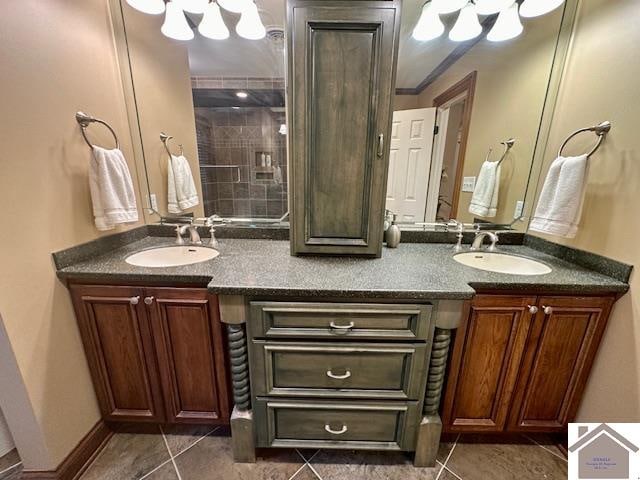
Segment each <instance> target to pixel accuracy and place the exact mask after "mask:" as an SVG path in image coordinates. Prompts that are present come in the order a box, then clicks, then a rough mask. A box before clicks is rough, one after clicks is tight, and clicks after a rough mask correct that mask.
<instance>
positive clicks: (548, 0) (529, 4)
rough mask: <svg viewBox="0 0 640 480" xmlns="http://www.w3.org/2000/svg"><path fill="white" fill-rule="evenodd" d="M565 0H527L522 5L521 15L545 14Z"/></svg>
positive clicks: (527, 16)
mask: <svg viewBox="0 0 640 480" xmlns="http://www.w3.org/2000/svg"><path fill="white" fill-rule="evenodd" d="M563 2H564V0H535V1H534V0H525V1H524V3H523V4H522V5H520V15H522V16H523V17H525V18H531V17H537V16H539V15H544V14H545V13H549V12H550V11H552V10H555V9H556V8H558V7H559V6H560V5H562V3H563Z"/></svg>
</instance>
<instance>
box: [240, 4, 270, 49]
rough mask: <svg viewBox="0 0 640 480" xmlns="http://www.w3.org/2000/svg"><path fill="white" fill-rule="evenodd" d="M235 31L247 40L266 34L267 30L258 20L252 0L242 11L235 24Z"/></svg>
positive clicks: (256, 9) (256, 38) (256, 8)
mask: <svg viewBox="0 0 640 480" xmlns="http://www.w3.org/2000/svg"><path fill="white" fill-rule="evenodd" d="M236 33H237V34H238V35H240V36H241V37H242V38H246V39H247V40H260V39H261V38H264V37H265V35H266V34H267V30H266V29H265V28H264V25H263V24H262V20H260V14H259V13H258V7H257V6H256V4H255V2H253V0H251V5H250V6H248V7H247V8H246V9H245V10H244V11H243V12H242V16H241V17H240V21H239V22H238V24H237V25H236Z"/></svg>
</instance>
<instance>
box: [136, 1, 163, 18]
mask: <svg viewBox="0 0 640 480" xmlns="http://www.w3.org/2000/svg"><path fill="white" fill-rule="evenodd" d="M127 3H128V4H129V5H130V6H131V7H133V8H135V9H136V10H138V11H140V12H143V13H149V14H151V15H160V14H161V13H162V12H164V1H163V0H127Z"/></svg>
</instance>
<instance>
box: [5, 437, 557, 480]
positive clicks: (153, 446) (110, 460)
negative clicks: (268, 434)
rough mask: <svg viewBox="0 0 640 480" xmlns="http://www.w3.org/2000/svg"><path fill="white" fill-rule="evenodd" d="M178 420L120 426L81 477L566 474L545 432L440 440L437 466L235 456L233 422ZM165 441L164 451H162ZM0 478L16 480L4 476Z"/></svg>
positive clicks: (384, 455)
mask: <svg viewBox="0 0 640 480" xmlns="http://www.w3.org/2000/svg"><path fill="white" fill-rule="evenodd" d="M206 430H207V428H206V427H197V426H196V427H194V426H180V427H171V428H169V427H165V428H163V429H159V431H158V433H157V434H155V435H154V434H137V435H136V434H131V433H129V432H119V433H116V434H115V435H114V436H113V437H112V439H111V440H110V442H109V444H108V445H107V447H106V448H105V449H104V450H103V452H102V453H101V454H100V455H99V456H98V458H97V459H96V460H95V461H94V463H93V464H92V465H90V466H89V468H88V469H87V471H86V472H85V473H84V474H83V476H82V477H81V479H80V480H93V479H104V480H112V479H113V480H115V479H118V480H128V479H131V480H143V479H146V480H199V479H210V478H220V479H225V480H334V479H340V480H486V479H489V478H490V479H492V480H493V479H495V480H501V479H515V478H517V479H519V480H535V479H546V480H553V479H564V478H566V475H567V461H566V459H565V458H564V457H563V455H562V453H561V452H560V450H559V449H558V448H557V447H556V446H555V445H554V444H553V443H552V442H550V441H545V439H540V438H530V437H526V436H523V437H518V438H516V439H511V440H506V439H504V438H502V437H496V438H491V437H486V436H484V437H483V436H475V435H462V436H458V437H457V438H452V439H451V440H452V441H444V442H442V443H441V445H440V450H439V451H438V455H437V463H436V466H435V467H434V468H415V467H414V466H413V456H412V455H411V454H408V453H403V452H369V451H352V450H316V449H294V450H290V449H264V450H258V452H257V462H256V463H253V464H236V463H234V462H233V455H232V450H231V439H230V438H229V435H230V432H229V429H228V428H223V427H220V428H215V429H213V430H212V431H208V432H207V431H206ZM163 448H164V450H163ZM0 479H1V480H9V479H10V480H17V477H16V479H14V478H13V477H7V478H6V479H5V477H2V476H1V475H0Z"/></svg>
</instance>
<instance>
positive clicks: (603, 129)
mask: <svg viewBox="0 0 640 480" xmlns="http://www.w3.org/2000/svg"><path fill="white" fill-rule="evenodd" d="M610 130H611V122H609V121H606V122H602V123H601V124H599V125H594V126H593V127H586V128H581V129H579V130H576V131H575V132H573V133H572V134H571V135H569V136H568V137H567V139H566V140H565V141H564V142H563V143H562V145H561V146H560V150H558V157H561V156H562V150H564V147H566V146H567V143H569V140H571V139H572V138H573V137H575V136H576V135H578V134H580V133H583V132H594V133H595V134H596V135H597V136H598V142H597V143H596V145H595V147H593V148H592V149H591V151H590V152H589V153H587V157H590V156H591V155H593V154H594V153H595V152H596V150H598V149H599V148H600V145H601V144H602V142H603V141H604V137H606V136H607V133H609V131H610Z"/></svg>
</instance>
